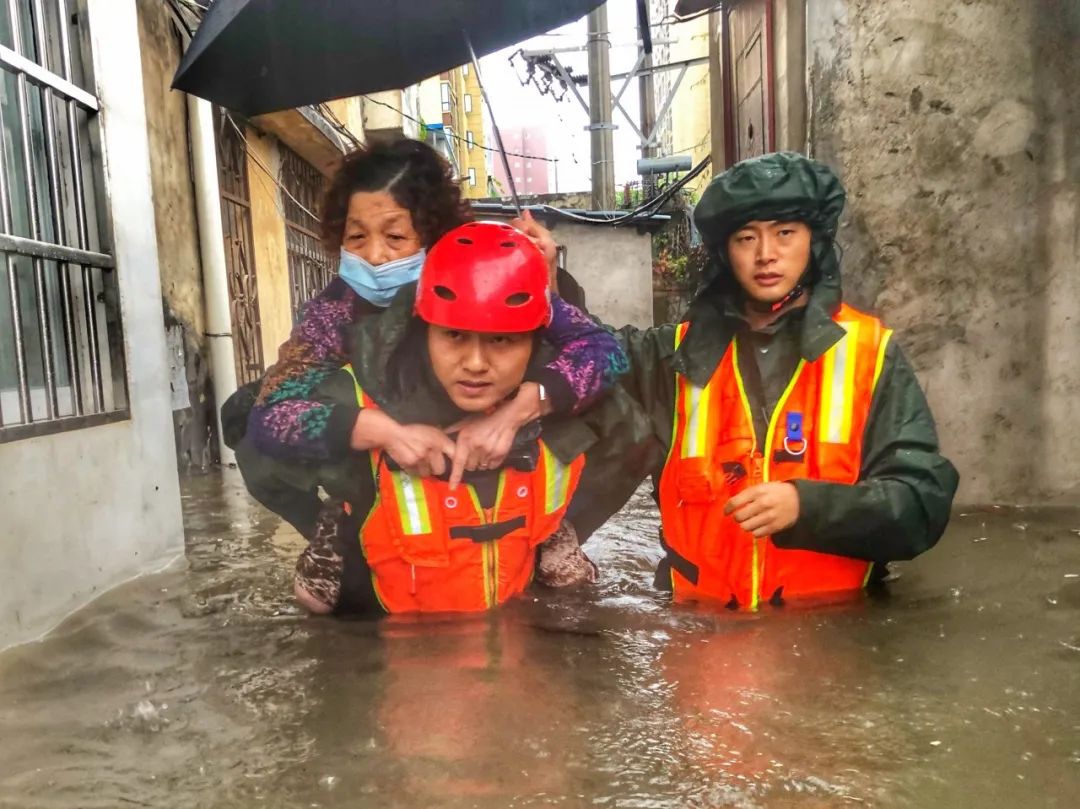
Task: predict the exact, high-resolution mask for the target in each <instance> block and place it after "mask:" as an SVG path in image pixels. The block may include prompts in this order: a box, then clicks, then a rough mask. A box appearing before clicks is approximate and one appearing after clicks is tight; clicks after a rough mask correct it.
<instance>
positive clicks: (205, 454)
mask: <svg viewBox="0 0 1080 809" xmlns="http://www.w3.org/2000/svg"><path fill="white" fill-rule="evenodd" d="M136 7H137V9H138V21H139V43H140V55H141V61H142V75H143V92H144V95H145V97H146V128H147V134H148V136H149V139H150V173H151V181H152V184H153V190H154V221H155V225H156V230H157V245H158V256H159V260H160V264H161V292H162V309H163V312H164V317H165V322H166V326H178V327H179V328H180V331H181V333H182V335H183V354H184V358H183V359H184V364H185V370H186V377H187V388H188V399H189V401H190V403H191V406H190V407H186V408H183V409H180V410H176V411H174V413H173V424H174V430H175V434H176V455H177V463H178V464H179V466H180V468H181V469H186V468H189V467H198V468H205V467H206V466H208V465H209V463H210V447H211V446H213V444H214V442H212V441H211V440H210V430H211V425H212V424H213V423H214V419H213V417H212V408H213V402H212V393H211V386H210V367H209V362H208V356H209V354H208V352H207V346H206V337H205V333H206V327H205V316H204V309H203V288H202V263H201V261H200V258H199V232H198V225H197V223H196V221H195V195H194V188H193V186H192V180H191V171H190V161H189V158H188V122H187V100H186V97H185V96H184V95H183V94H182V93H177V92H173V91H171V90H170V89H169V85H170V84H171V82H172V77H173V73H174V72H175V71H176V66H177V65H178V64H179V62H180V53H181V48H180V41H179V39H178V35H177V33H176V32H175V30H174V28H173V24H172V21H171V19H170V16H169V11H168V8H167V6H166V4H164V3H162V2H160V0H137V2H136Z"/></svg>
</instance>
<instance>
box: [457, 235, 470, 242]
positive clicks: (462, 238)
mask: <svg viewBox="0 0 1080 809" xmlns="http://www.w3.org/2000/svg"><path fill="white" fill-rule="evenodd" d="M472 243H473V240H472V239H466V238H465V237H464V236H458V244H472Z"/></svg>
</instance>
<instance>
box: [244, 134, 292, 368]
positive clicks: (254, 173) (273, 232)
mask: <svg viewBox="0 0 1080 809" xmlns="http://www.w3.org/2000/svg"><path fill="white" fill-rule="evenodd" d="M246 137H247V141H248V149H249V150H250V151H249V154H248V189H249V191H250V193H251V236H252V240H253V243H254V245H253V246H254V249H255V279H256V282H257V283H258V285H259V320H260V327H261V331H262V347H263V361H264V362H265V364H266V366H267V367H270V366H271V365H272V364H273V363H275V362H277V351H278V347H279V346H280V345H281V344H282V343H284V342H285V340H287V339H288V337H289V332H290V331H291V330H292V287H291V285H290V283H289V254H288V251H287V250H286V245H285V218H284V216H283V210H284V208H283V207H282V203H281V190H280V188H279V187H278V184H277V180H278V179H279V178H280V177H281V153H280V152H279V150H278V143H277V140H276V139H275V138H273V137H270V136H267V135H263V134H261V133H260V132H259V131H258V130H256V129H254V128H253V127H248V129H247V133H246Z"/></svg>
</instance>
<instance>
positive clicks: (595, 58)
mask: <svg viewBox="0 0 1080 809" xmlns="http://www.w3.org/2000/svg"><path fill="white" fill-rule="evenodd" d="M588 50H589V120H590V125H589V130H590V131H591V133H592V149H591V155H592V196H593V208H594V209H595V210H598V211H610V210H612V209H613V208H614V207H615V162H614V147H613V145H612V137H611V131H612V130H613V129H614V128H615V127H614V125H613V124H612V122H611V62H610V52H611V40H610V39H609V35H608V14H607V5H606V4H605V5H602V6H600V7H599V8H597V9H596V10H595V11H593V12H591V13H590V14H589V45H588Z"/></svg>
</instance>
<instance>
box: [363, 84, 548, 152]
mask: <svg viewBox="0 0 1080 809" xmlns="http://www.w3.org/2000/svg"><path fill="white" fill-rule="evenodd" d="M363 98H364V99H365V100H368V102H372V104H378V105H379V106H380V107H386V108H387V109H392V110H393V111H394V112H396V113H397V114H400V116H401V117H402V118H405V119H407V120H409V121H411V122H413V123H415V124H417V125H418V126H423V127H426V129H427V126H428V124H427V123H424V122H423V121H421V120H420V119H418V118H414V117H413V116H410V114H409V113H408V112H405V111H403V110H400V109H397V107H395V106H394V105H392V104H387V103H386V102H380V100H379V99H378V98H373V97H372V96H369V95H365V96H363ZM449 137H453V138H454V139H455V140H460V141H461V143H463V144H469V143H471V144H472V146H475V147H476V148H477V149H484V150H485V151H491V152H495V153H498V152H499V150H498V149H494V148H491V147H490V146H484V145H483V144H477V143H476V141H475V140H473V141H470V140H469V139H468V138H464V137H461V136H460V135H457V134H455V133H453V132H450V133H449ZM507 154H508V156H509V157H512V158H523V159H524V160H542V161H543V162H545V163H557V162H558V158H542V157H540V156H539V154H522V153H521V152H516V151H508V152H507Z"/></svg>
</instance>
